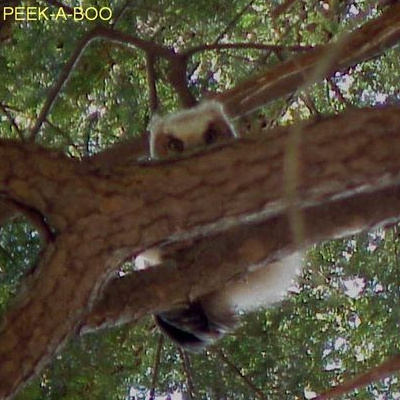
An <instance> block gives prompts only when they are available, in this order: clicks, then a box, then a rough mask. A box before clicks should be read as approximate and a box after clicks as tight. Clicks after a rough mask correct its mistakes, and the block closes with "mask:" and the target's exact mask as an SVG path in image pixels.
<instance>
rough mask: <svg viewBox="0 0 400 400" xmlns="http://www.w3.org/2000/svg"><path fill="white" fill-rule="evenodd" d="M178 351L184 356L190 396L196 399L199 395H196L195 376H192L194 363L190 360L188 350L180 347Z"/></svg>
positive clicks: (184, 368) (184, 369)
mask: <svg viewBox="0 0 400 400" xmlns="http://www.w3.org/2000/svg"><path fill="white" fill-rule="evenodd" d="M178 352H179V354H180V355H181V357H182V361H183V371H184V372H185V376H186V383H187V388H188V393H189V396H190V398H191V399H196V398H197V396H196V392H195V389H194V383H193V376H192V364H191V362H190V355H189V354H188V353H187V352H186V351H183V350H182V349H181V348H178Z"/></svg>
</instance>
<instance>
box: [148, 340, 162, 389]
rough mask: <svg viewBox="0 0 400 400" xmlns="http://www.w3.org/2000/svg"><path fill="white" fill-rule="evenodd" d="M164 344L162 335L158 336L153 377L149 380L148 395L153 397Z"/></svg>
mask: <svg viewBox="0 0 400 400" xmlns="http://www.w3.org/2000/svg"><path fill="white" fill-rule="evenodd" d="M163 344H164V335H162V334H160V335H159V338H158V343H157V350H156V355H155V357H154V367H153V376H152V378H151V389H150V393H151V394H152V395H153V396H154V394H155V392H156V386H157V382H158V374H159V371H160V360H161V353H162V348H163Z"/></svg>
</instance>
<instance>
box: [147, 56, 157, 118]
mask: <svg viewBox="0 0 400 400" xmlns="http://www.w3.org/2000/svg"><path fill="white" fill-rule="evenodd" d="M155 61H156V60H155V57H154V55H153V54H151V53H147V55H146V71H147V85H148V87H149V104H150V112H151V114H154V113H156V112H157V111H158V107H159V104H158V96H157V87H156V72H155V69H154V64H155Z"/></svg>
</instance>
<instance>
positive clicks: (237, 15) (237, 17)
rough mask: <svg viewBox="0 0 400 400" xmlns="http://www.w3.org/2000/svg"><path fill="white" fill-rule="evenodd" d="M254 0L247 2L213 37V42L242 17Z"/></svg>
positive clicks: (220, 37) (218, 39)
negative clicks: (214, 37)
mask: <svg viewBox="0 0 400 400" xmlns="http://www.w3.org/2000/svg"><path fill="white" fill-rule="evenodd" d="M254 2H255V0H251V1H250V2H249V3H247V4H246V5H245V6H244V7H243V8H242V9H241V10H240V11H239V12H238V13H237V14H236V15H235V16H234V17H233V19H232V20H231V22H229V24H228V25H227V26H226V27H225V29H224V30H223V31H222V32H221V33H220V34H219V35H218V36H217V38H216V39H215V41H214V43H218V42H219V41H220V40H221V39H222V38H223V37H224V36H225V35H226V34H227V33H228V31H230V29H231V28H233V27H234V26H235V25H236V23H237V22H238V21H239V20H240V18H242V16H243V14H244V13H245V12H246V11H247V10H248V9H249V8H250V7H251V6H252V5H253V3H254Z"/></svg>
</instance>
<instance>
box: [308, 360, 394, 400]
mask: <svg viewBox="0 0 400 400" xmlns="http://www.w3.org/2000/svg"><path fill="white" fill-rule="evenodd" d="M398 371H400V355H397V356H395V357H393V358H392V359H390V360H388V361H385V362H383V363H382V364H381V365H378V366H377V367H375V368H372V369H371V370H370V371H368V372H366V373H365V374H361V375H359V376H357V377H356V378H354V379H351V380H349V381H347V382H344V383H343V384H341V385H339V386H336V387H334V388H333V389H330V390H328V391H326V392H324V393H322V394H320V395H319V396H317V397H314V399H313V400H327V399H331V398H333V397H338V396H341V395H343V394H347V393H349V392H351V391H353V390H355V389H357V388H360V387H364V386H367V385H369V384H371V382H373V381H378V380H382V379H385V378H387V377H388V376H390V375H392V374H394V373H395V372H398Z"/></svg>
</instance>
